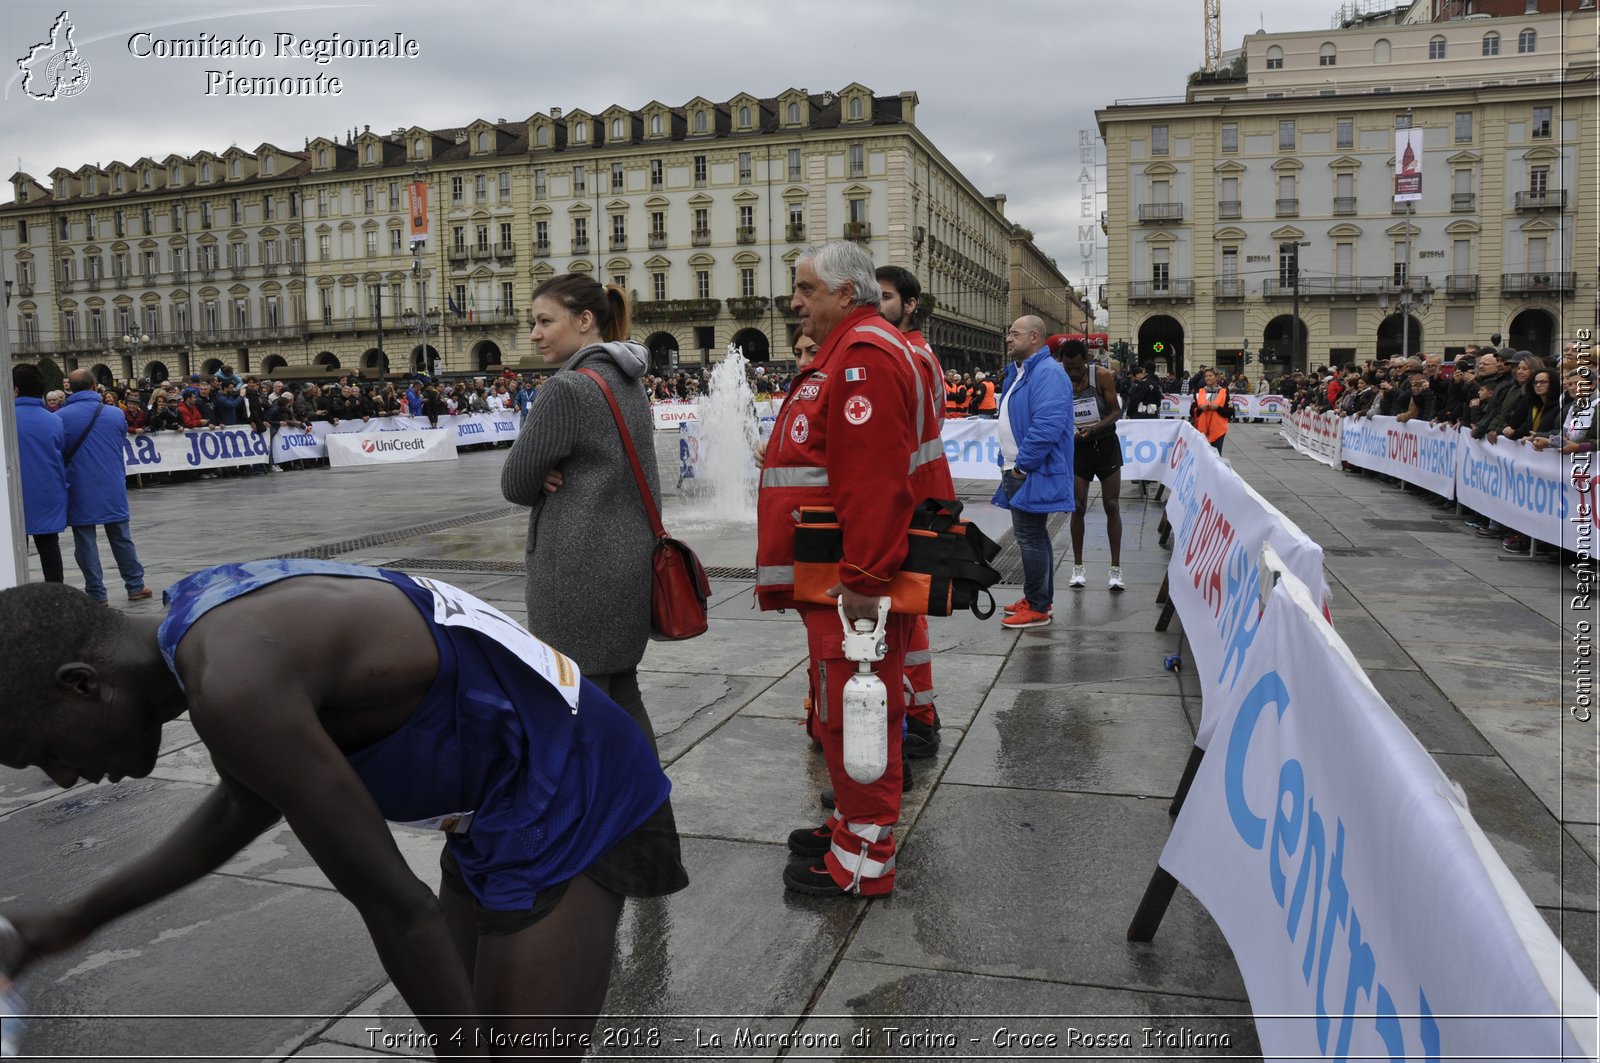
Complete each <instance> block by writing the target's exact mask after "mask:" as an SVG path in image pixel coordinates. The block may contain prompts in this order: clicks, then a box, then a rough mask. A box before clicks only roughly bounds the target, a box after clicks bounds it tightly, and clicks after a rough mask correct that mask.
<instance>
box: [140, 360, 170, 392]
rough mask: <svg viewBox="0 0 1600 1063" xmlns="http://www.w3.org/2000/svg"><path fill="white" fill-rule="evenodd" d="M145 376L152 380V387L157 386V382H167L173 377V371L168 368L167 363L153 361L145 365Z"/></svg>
mask: <svg viewBox="0 0 1600 1063" xmlns="http://www.w3.org/2000/svg"><path fill="white" fill-rule="evenodd" d="M144 378H145V379H146V380H148V381H150V386H151V387H155V386H156V385H157V384H165V383H166V382H167V381H168V380H170V379H172V373H171V371H169V370H168V369H167V363H165V362H151V363H150V364H149V365H147V366H145V367H144Z"/></svg>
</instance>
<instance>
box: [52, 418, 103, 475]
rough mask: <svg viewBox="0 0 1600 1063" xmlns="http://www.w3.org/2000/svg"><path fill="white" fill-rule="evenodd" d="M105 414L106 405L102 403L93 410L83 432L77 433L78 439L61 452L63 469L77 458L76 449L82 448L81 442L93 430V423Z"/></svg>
mask: <svg viewBox="0 0 1600 1063" xmlns="http://www.w3.org/2000/svg"><path fill="white" fill-rule="evenodd" d="M105 412H106V404H105V403H103V402H102V403H101V404H100V405H98V406H96V407H95V408H94V413H93V414H91V415H90V416H89V423H88V424H86V425H84V426H83V431H81V432H79V433H78V438H77V439H74V440H73V441H72V446H70V447H68V448H67V449H66V450H65V451H63V452H62V454H61V465H62V467H63V468H65V467H66V466H68V465H71V464H72V459H73V458H75V457H77V456H78V448H79V447H81V446H83V441H84V440H86V439H88V438H89V433H90V432H91V431H93V430H94V423H95V422H96V421H98V420H99V419H100V415H101V414H102V413H105Z"/></svg>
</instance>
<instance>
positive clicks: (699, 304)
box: [634, 299, 722, 321]
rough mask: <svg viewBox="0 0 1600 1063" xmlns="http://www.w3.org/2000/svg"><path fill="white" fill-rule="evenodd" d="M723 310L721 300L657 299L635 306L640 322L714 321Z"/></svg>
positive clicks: (635, 312)
mask: <svg viewBox="0 0 1600 1063" xmlns="http://www.w3.org/2000/svg"><path fill="white" fill-rule="evenodd" d="M721 309H722V300H721V299H657V300H654V301H651V302H639V303H635V304H634V317H636V318H638V319H639V320H640V321H712V320H715V319H716V316H717V313H718V312H719V311H720V310H721Z"/></svg>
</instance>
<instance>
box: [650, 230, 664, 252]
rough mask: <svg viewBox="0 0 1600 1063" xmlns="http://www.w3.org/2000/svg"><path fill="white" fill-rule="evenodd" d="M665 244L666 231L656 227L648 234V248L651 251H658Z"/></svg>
mask: <svg viewBox="0 0 1600 1063" xmlns="http://www.w3.org/2000/svg"><path fill="white" fill-rule="evenodd" d="M666 246H667V234H666V233H664V232H662V231H661V230H659V229H658V230H656V231H655V232H653V233H651V234H650V250H652V251H660V250H661V249H662V248H664V247H666Z"/></svg>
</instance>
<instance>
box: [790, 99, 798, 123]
mask: <svg viewBox="0 0 1600 1063" xmlns="http://www.w3.org/2000/svg"><path fill="white" fill-rule="evenodd" d="M799 123H800V105H799V104H798V103H791V104H790V105H789V124H790V125H798V124H799Z"/></svg>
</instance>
